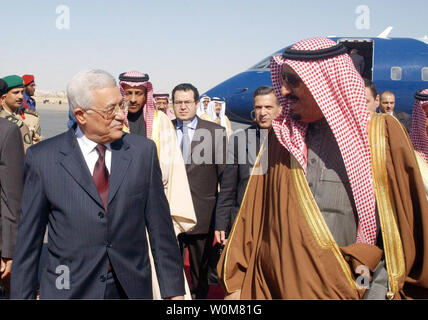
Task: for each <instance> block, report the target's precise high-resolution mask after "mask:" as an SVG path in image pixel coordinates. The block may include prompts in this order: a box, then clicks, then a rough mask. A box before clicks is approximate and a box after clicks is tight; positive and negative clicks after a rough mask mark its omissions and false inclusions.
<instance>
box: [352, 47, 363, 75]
mask: <svg viewBox="0 0 428 320" xmlns="http://www.w3.org/2000/svg"><path fill="white" fill-rule="evenodd" d="M349 56H350V57H351V60H352V62H353V63H354V66H355V69H357V71H358V73H359V74H360V75H361V76H364V69H365V63H364V57H363V56H360V55H359V54H358V50H357V49H355V48H353V49H351V51H350V52H349Z"/></svg>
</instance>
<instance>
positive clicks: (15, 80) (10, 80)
mask: <svg viewBox="0 0 428 320" xmlns="http://www.w3.org/2000/svg"><path fill="white" fill-rule="evenodd" d="M3 80H4V81H6V83H7V91H10V90H12V89H15V88H24V80H22V78H21V77H20V76H15V75H13V76H7V77H4V78H3Z"/></svg>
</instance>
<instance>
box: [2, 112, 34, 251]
mask: <svg viewBox="0 0 428 320" xmlns="http://www.w3.org/2000/svg"><path fill="white" fill-rule="evenodd" d="M23 168H24V146H23V145H22V137H21V132H20V131H19V128H18V126H17V125H16V124H13V123H12V122H10V121H8V120H6V119H2V118H0V197H1V200H0V256H1V257H3V258H12V256H13V249H14V247H15V242H16V235H17V233H18V223H19V218H20V215H21V195H22V189H23V185H22V175H23ZM29 191H30V192H31V190H29Z"/></svg>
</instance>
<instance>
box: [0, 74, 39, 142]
mask: <svg viewBox="0 0 428 320" xmlns="http://www.w3.org/2000/svg"><path fill="white" fill-rule="evenodd" d="M3 80H4V81H5V82H6V84H7V89H6V90H4V91H3V92H2V94H1V98H0V101H1V106H2V110H1V111H0V118H5V119H7V120H9V121H11V122H12V123H15V124H16V125H17V126H18V127H19V129H20V130H21V135H22V142H23V143H24V149H25V150H27V148H28V147H30V146H31V145H33V143H34V142H33V137H35V140H36V141H37V139H38V138H37V136H36V134H35V132H38V131H39V128H40V125H39V123H40V122H39V120H38V116H37V120H35V119H34V118H36V117H35V116H34V115H31V114H28V113H27V112H23V113H20V112H19V109H20V107H21V105H22V99H23V95H22V93H23V91H24V89H23V88H24V82H23V80H22V78H21V77H19V76H15V75H12V76H7V77H4V78H3ZM22 115H24V118H26V121H27V122H29V124H30V125H31V129H30V128H29V126H28V125H27V124H26V123H25V122H24V120H23V118H22ZM27 118H28V119H27ZM29 120H31V121H29Z"/></svg>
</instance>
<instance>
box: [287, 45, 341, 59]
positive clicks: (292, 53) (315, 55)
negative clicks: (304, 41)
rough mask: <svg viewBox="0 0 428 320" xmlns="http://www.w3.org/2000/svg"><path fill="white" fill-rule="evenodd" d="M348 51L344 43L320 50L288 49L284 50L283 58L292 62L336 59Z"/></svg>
mask: <svg viewBox="0 0 428 320" xmlns="http://www.w3.org/2000/svg"><path fill="white" fill-rule="evenodd" d="M347 51H348V50H347V49H346V47H345V46H344V45H343V44H342V43H339V44H337V45H335V46H333V47H329V48H325V49H320V50H294V49H291V48H287V49H285V50H284V52H283V54H282V58H283V59H290V60H320V59H328V58H332V57H336V56H339V55H341V54H344V53H346V52H347Z"/></svg>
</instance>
